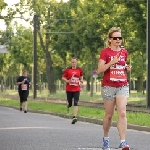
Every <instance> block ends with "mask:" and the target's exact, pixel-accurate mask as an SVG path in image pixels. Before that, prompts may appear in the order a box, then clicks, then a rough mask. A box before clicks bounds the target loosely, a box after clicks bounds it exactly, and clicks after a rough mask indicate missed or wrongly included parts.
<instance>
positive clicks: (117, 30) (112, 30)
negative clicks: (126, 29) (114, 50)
mask: <svg viewBox="0 0 150 150" xmlns="http://www.w3.org/2000/svg"><path fill="white" fill-rule="evenodd" d="M114 32H121V29H120V27H112V28H111V29H110V30H109V32H108V46H110V45H111V42H110V38H111V37H112V34H113V33H114Z"/></svg>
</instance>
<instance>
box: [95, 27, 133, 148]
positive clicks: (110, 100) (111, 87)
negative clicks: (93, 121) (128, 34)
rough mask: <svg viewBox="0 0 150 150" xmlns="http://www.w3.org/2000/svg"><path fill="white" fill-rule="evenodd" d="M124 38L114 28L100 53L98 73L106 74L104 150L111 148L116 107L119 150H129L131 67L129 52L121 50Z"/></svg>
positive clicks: (102, 92)
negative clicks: (127, 114) (127, 135)
mask: <svg viewBox="0 0 150 150" xmlns="http://www.w3.org/2000/svg"><path fill="white" fill-rule="evenodd" d="M121 42H122V36H121V30H120V28H117V27H113V28H111V29H110V31H109V33H108V47H107V48H105V49H103V50H102V51H101V53H100V58H99V63H98V70H97V73H98V74H99V73H104V74H103V80H102V88H101V95H102V98H103V101H104V107H105V116H104V119H103V130H104V137H103V150H110V148H109V129H110V127H111V123H112V118H113V115H114V110H115V107H116V108H117V112H118V122H117V128H118V132H119V136H120V145H119V148H121V149H122V150H129V149H130V148H129V146H128V144H127V142H126V140H125V137H126V130H127V118H126V105H127V97H128V96H129V83H128V80H127V74H126V72H127V71H130V70H131V66H129V65H127V64H126V61H127V56H128V52H127V50H125V48H121V47H120V45H121Z"/></svg>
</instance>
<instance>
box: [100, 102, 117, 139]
mask: <svg viewBox="0 0 150 150" xmlns="http://www.w3.org/2000/svg"><path fill="white" fill-rule="evenodd" d="M104 107H105V116H104V119H103V130H104V137H108V133H109V129H110V127H111V123H112V117H113V115H114V108H115V100H111V101H104Z"/></svg>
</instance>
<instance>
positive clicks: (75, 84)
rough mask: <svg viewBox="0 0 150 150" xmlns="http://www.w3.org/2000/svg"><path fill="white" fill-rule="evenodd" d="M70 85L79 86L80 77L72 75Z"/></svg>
mask: <svg viewBox="0 0 150 150" xmlns="http://www.w3.org/2000/svg"><path fill="white" fill-rule="evenodd" d="M69 84H70V85H74V86H78V85H79V78H77V77H72V78H71V82H70V83H69Z"/></svg>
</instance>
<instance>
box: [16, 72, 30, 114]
mask: <svg viewBox="0 0 150 150" xmlns="http://www.w3.org/2000/svg"><path fill="white" fill-rule="evenodd" d="M27 74H28V72H27V71H23V74H22V76H19V77H18V78H17V85H18V93H19V97H20V111H22V104H23V103H24V113H27V98H28V95H29V86H30V78H29V77H28V76H27Z"/></svg>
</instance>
